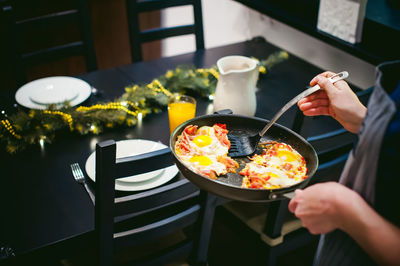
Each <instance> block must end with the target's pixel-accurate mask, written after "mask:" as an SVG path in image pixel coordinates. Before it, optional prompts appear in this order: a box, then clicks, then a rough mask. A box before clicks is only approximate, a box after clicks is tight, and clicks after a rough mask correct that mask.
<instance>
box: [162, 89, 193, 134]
mask: <svg viewBox="0 0 400 266" xmlns="http://www.w3.org/2000/svg"><path fill="white" fill-rule="evenodd" d="M195 115H196V100H195V99H194V98H193V97H190V96H187V95H178V96H174V97H171V98H170V99H169V101H168V117H169V132H170V134H172V132H173V131H174V130H175V128H176V127H177V126H179V125H180V124H182V123H183V122H185V121H187V120H189V119H192V118H193V117H195Z"/></svg>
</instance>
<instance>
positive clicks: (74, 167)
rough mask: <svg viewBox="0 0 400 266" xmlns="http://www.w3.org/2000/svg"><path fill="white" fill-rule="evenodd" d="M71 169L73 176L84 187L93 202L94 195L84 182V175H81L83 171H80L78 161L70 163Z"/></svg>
mask: <svg viewBox="0 0 400 266" xmlns="http://www.w3.org/2000/svg"><path fill="white" fill-rule="evenodd" d="M71 170H72V175H73V176H74V178H75V180H76V181H77V182H78V183H80V184H82V185H83V186H84V187H85V189H86V191H87V193H88V194H89V197H90V199H91V200H92V202H93V204H94V195H93V193H92V191H91V190H90V189H89V187H88V185H87V183H86V180H85V176H84V175H83V172H82V170H81V167H80V166H79V164H78V163H73V164H71Z"/></svg>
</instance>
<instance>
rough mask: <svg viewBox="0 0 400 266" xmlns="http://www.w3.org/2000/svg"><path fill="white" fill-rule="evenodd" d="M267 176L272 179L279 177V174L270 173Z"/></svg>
mask: <svg viewBox="0 0 400 266" xmlns="http://www.w3.org/2000/svg"><path fill="white" fill-rule="evenodd" d="M267 176H270V177H278V175H277V174H274V173H268V174H267Z"/></svg>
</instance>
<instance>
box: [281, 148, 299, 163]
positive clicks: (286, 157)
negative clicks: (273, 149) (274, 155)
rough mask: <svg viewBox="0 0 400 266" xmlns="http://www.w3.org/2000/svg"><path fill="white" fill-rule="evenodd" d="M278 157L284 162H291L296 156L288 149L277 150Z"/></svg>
mask: <svg viewBox="0 0 400 266" xmlns="http://www.w3.org/2000/svg"><path fill="white" fill-rule="evenodd" d="M278 157H279V158H280V159H282V160H284V161H285V162H293V161H295V160H296V156H295V155H294V154H293V153H292V152H290V151H285V150H283V151H280V150H279V151H278Z"/></svg>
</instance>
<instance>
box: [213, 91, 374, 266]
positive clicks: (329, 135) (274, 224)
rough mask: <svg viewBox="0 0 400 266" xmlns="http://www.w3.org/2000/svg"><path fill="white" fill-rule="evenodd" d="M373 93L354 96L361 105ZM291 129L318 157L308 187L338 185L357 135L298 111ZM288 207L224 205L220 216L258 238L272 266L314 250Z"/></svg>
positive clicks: (310, 238)
mask: <svg viewBox="0 0 400 266" xmlns="http://www.w3.org/2000/svg"><path fill="white" fill-rule="evenodd" d="M372 90H373V88H372V87H371V88H369V89H367V90H364V91H358V92H357V95H358V97H359V98H360V99H361V101H362V102H363V103H364V104H365V103H366V102H367V100H368V98H369V95H370V94H371V92H372ZM292 129H293V130H294V131H296V132H297V133H299V134H301V135H303V136H305V138H306V139H307V141H308V142H310V143H311V144H312V145H313V147H314V148H315V149H316V151H317V154H318V159H319V166H318V169H317V171H316V173H315V175H314V176H313V178H312V180H311V181H310V183H309V185H312V184H315V183H319V182H328V181H338V180H339V177H340V174H341V172H342V169H343V167H344V164H345V162H346V160H347V157H348V155H349V152H350V150H351V149H352V147H353V146H354V143H355V141H356V135H354V134H352V133H349V132H348V131H346V130H345V129H344V128H342V127H341V126H340V125H339V124H338V123H337V122H336V121H334V120H333V119H332V118H330V117H311V118H310V117H304V115H303V113H302V112H301V111H300V110H299V109H298V110H297V112H296V115H295V119H294V123H293V126H292ZM288 203H289V200H288V199H287V200H282V201H274V202H270V203H265V204H264V203H263V204H259V203H257V204H254V203H246V202H236V201H233V202H229V203H227V204H225V205H224V209H223V215H221V216H222V217H224V218H223V219H226V221H227V223H229V220H233V219H234V220H235V223H233V224H234V226H236V227H238V226H239V227H241V228H244V227H245V228H246V232H250V234H252V235H253V237H256V238H258V237H259V238H261V240H262V241H263V242H264V243H265V244H266V245H267V247H268V252H266V253H268V257H267V258H266V259H267V264H266V265H270V266H273V265H276V264H277V262H278V258H279V257H281V256H282V255H285V254H287V253H289V252H291V251H293V250H295V249H298V248H301V247H303V246H306V245H312V244H313V243H314V247H316V243H317V240H318V238H319V236H315V235H311V234H310V233H309V232H308V230H307V229H305V228H304V227H302V224H301V221H300V220H299V219H297V218H296V217H295V216H294V215H293V214H292V213H290V212H289V210H288ZM237 230H239V229H238V228H237ZM310 263H311V261H310Z"/></svg>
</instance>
